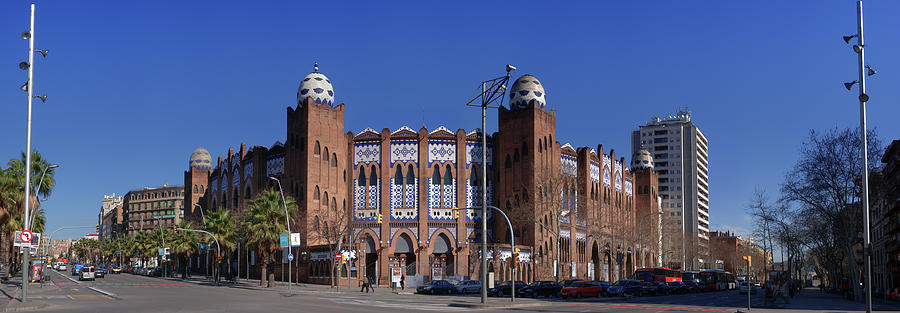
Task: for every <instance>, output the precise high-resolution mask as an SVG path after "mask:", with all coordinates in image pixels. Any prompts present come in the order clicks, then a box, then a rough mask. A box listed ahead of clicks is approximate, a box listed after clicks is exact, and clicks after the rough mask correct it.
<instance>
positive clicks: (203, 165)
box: [189, 147, 212, 170]
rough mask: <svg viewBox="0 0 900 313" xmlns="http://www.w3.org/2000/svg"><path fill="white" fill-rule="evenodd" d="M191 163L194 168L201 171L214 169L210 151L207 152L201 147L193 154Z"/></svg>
mask: <svg viewBox="0 0 900 313" xmlns="http://www.w3.org/2000/svg"><path fill="white" fill-rule="evenodd" d="M189 163H190V165H191V167H193V168H197V169H201V170H208V169H212V157H211V156H210V155H209V151H206V149H203V147H199V148H197V149H196V150H194V152H193V153H191V160H190V162H189Z"/></svg>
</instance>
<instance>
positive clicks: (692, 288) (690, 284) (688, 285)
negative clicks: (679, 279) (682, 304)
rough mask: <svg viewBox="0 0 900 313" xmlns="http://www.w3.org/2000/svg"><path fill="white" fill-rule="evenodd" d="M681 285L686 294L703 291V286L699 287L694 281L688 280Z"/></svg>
mask: <svg viewBox="0 0 900 313" xmlns="http://www.w3.org/2000/svg"><path fill="white" fill-rule="evenodd" d="M683 283H684V286H685V291H686V292H690V293H694V292H699V291H703V286H701V285H700V284H698V283H697V282H695V281H692V280H689V281H685V282H683Z"/></svg>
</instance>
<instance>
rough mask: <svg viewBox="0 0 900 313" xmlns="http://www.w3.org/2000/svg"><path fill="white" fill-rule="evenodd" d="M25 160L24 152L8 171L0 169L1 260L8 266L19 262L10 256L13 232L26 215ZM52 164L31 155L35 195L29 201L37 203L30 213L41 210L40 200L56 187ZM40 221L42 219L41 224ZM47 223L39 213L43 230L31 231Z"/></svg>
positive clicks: (40, 157) (32, 181)
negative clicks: (38, 201) (5, 261)
mask: <svg viewBox="0 0 900 313" xmlns="http://www.w3.org/2000/svg"><path fill="white" fill-rule="evenodd" d="M25 161H26V160H25V153H24V152H22V153H21V159H11V160H9V162H8V163H7V166H8V168H6V169H0V234H2V235H3V236H2V237H3V238H2V240H0V259H4V260H7V261H8V263H7V264H10V265H12V264H17V263H18V262H15V261H14V259H16V258H17V257H18V255H17V254H10V253H9V252H10V251H12V245H13V238H12V237H13V232H14V231H15V230H17V229H21V228H22V226H23V225H24V219H23V218H22V215H24V208H25ZM50 165H51V164H50V163H49V162H47V161H46V160H44V158H43V156H42V155H41V154H40V153H39V152H37V150H35V151H33V152H32V155H31V183H32V186H31V187H32V188H36V190H35V191H36V192H35V193H32V194H31V197H30V199H29V200H30V202H31V203H34V204H35V205H34V206H33V207H32V208H31V210H34V211H33V212H35V213H36V214H37V213H38V212H39V211H38V210H37V209H38V208H39V207H40V204H39V203H37V201H36V200H37V199H38V197H39V196H41V197H46V196H48V195H50V192H51V191H52V190H53V187H54V186H55V185H56V180H55V179H54V178H53V175H54V173H55V170H54V169H53V168H50ZM45 171H46V173H45ZM42 173H45V174H44V177H43V180H41V179H40V178H41V177H40V176H41V174H42ZM34 184H40V186H34ZM33 190H34V189H33ZM38 218H41V220H40V221H38ZM44 222H45V219H44V218H43V214H42V213H40V215H39V216H36V217H35V224H37V226H40V229H37V228H32V230H43V224H44ZM10 272H11V271H10V270H7V271H6V275H7V277H8V275H9V274H10Z"/></svg>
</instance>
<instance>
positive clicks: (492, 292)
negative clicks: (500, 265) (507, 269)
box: [488, 280, 528, 297]
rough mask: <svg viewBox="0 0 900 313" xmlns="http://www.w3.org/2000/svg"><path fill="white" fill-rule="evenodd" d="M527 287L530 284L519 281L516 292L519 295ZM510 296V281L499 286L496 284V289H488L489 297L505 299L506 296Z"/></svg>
mask: <svg viewBox="0 0 900 313" xmlns="http://www.w3.org/2000/svg"><path fill="white" fill-rule="evenodd" d="M527 286H528V284H526V283H525V282H524V281H521V280H517V281H516V292H517V293H518V292H519V290H522V289H523V288H525V287H527ZM510 294H512V285H511V284H510V283H509V282H508V281H507V282H502V283H499V284H498V283H494V288H491V289H488V296H493V297H504V296H506V295H510Z"/></svg>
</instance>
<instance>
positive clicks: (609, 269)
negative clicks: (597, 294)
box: [602, 248, 615, 281]
mask: <svg viewBox="0 0 900 313" xmlns="http://www.w3.org/2000/svg"><path fill="white" fill-rule="evenodd" d="M602 272H603V280H605V281H614V280H613V277H615V275H613V266H612V254H611V253H610V251H609V248H607V249H605V250H604V252H603V270H602Z"/></svg>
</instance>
